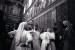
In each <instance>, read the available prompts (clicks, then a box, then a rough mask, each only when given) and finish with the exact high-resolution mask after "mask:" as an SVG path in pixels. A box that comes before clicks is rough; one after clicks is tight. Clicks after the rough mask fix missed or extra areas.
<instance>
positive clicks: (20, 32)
mask: <svg viewBox="0 0 75 50" xmlns="http://www.w3.org/2000/svg"><path fill="white" fill-rule="evenodd" d="M26 26H27V22H22V23H20V24H19V27H18V29H17V33H16V35H15V43H16V45H18V44H19V42H20V37H21V35H22V33H23V30H24V27H26Z"/></svg>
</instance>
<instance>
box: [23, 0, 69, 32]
mask: <svg viewBox="0 0 75 50" xmlns="http://www.w3.org/2000/svg"><path fill="white" fill-rule="evenodd" d="M67 14H68V7H67V0H38V1H37V2H36V4H34V5H33V6H32V7H31V9H30V10H29V11H28V12H26V14H25V15H24V18H23V21H28V22H30V21H32V20H34V23H35V24H38V25H39V29H41V28H44V30H45V31H46V29H47V28H52V27H53V26H54V23H57V24H58V25H59V24H60V23H61V22H62V21H63V20H67V19H68V17H67Z"/></svg>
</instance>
